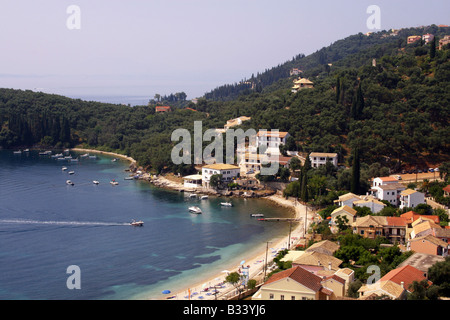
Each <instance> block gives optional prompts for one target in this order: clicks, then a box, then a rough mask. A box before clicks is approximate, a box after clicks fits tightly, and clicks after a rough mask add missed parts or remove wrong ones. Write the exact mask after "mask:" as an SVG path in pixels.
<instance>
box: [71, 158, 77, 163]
mask: <svg viewBox="0 0 450 320" xmlns="http://www.w3.org/2000/svg"><path fill="white" fill-rule="evenodd" d="M70 162H78V158H74V159H70Z"/></svg>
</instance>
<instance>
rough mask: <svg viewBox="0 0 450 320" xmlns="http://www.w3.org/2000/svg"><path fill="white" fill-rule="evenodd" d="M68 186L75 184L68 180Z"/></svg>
mask: <svg viewBox="0 0 450 320" xmlns="http://www.w3.org/2000/svg"><path fill="white" fill-rule="evenodd" d="M66 184H68V185H69V186H73V185H74V184H75V183H73V182H72V181H70V180H67V181H66Z"/></svg>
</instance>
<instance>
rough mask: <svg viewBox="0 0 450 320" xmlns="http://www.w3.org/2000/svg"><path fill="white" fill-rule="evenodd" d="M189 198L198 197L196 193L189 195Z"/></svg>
mask: <svg viewBox="0 0 450 320" xmlns="http://www.w3.org/2000/svg"><path fill="white" fill-rule="evenodd" d="M189 198H197V195H196V194H195V193H191V194H190V195H189Z"/></svg>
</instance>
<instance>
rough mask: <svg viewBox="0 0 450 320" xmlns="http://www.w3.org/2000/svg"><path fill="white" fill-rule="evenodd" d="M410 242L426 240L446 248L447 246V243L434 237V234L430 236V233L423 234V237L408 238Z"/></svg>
mask: <svg viewBox="0 0 450 320" xmlns="http://www.w3.org/2000/svg"><path fill="white" fill-rule="evenodd" d="M410 241H411V242H415V241H428V242H431V243H432V244H434V245H436V246H440V247H444V248H447V247H448V243H447V242H445V241H443V240H441V239H438V238H436V237H435V236H432V235H431V234H429V235H426V236H423V237H416V238H414V239H411V240H410Z"/></svg>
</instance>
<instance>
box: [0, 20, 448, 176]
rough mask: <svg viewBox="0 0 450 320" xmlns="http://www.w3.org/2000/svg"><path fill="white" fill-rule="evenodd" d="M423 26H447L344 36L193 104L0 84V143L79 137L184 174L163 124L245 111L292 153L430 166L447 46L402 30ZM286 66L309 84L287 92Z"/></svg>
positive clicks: (222, 119)
mask: <svg viewBox="0 0 450 320" xmlns="http://www.w3.org/2000/svg"><path fill="white" fill-rule="evenodd" d="M426 32H430V33H433V34H435V35H436V37H437V39H441V38H442V37H443V36H444V35H446V34H450V28H438V27H436V26H429V27H425V28H420V29H417V28H416V29H413V28H411V29H403V30H401V31H399V33H398V35H397V36H391V35H390V32H387V31H383V32H378V33H376V34H372V35H370V36H365V35H362V34H358V35H354V36H350V37H348V38H346V39H343V40H339V41H336V42H335V43H333V44H332V45H330V46H329V47H326V48H322V49H321V50H319V51H317V52H315V53H314V54H312V55H309V56H303V55H299V56H298V57H295V58H294V59H292V61H288V62H286V63H284V64H282V65H279V66H277V67H275V68H272V69H270V70H267V71H266V72H263V73H261V74H257V76H254V77H252V78H251V79H249V81H255V85H254V86H253V87H254V88H253V89H251V88H248V87H247V88H243V90H241V89H242V88H240V87H239V85H238V86H237V87H236V88H234V89H232V87H233V85H230V86H227V87H229V89H230V92H231V93H229V94H225V91H223V90H222V89H220V88H218V89H216V90H213V91H212V93H211V96H209V95H208V94H206V95H205V98H202V99H200V100H199V102H198V103H197V104H193V103H191V104H189V105H188V107H190V108H192V109H195V110H197V112H196V111H192V110H186V109H181V108H174V110H173V111H172V112H169V113H155V108H154V105H149V106H138V107H128V106H122V105H112V104H105V103H97V102H86V101H81V100H76V99H69V98H66V97H62V96H57V95H49V94H44V93H36V92H31V91H22V90H13V89H0V125H1V130H0V146H1V147H3V148H20V147H24V146H38V145H40V146H56V147H69V146H75V145H84V146H86V147H94V148H98V149H103V150H110V151H116V152H120V153H125V154H128V155H130V156H132V157H133V158H135V159H136V160H138V162H139V164H141V165H143V166H149V167H151V168H152V169H154V170H155V171H161V170H163V169H164V168H166V170H173V171H179V172H189V171H191V170H192V166H174V165H173V164H172V163H171V161H170V151H171V149H172V147H173V145H174V143H173V142H171V140H170V136H171V133H172V131H173V130H174V129H176V128H186V129H189V130H192V129H193V122H194V121H195V120H202V121H203V129H204V130H206V129H208V128H222V127H223V125H224V124H225V123H226V121H227V120H229V119H231V118H235V117H238V116H242V115H245V116H251V117H252V119H251V121H248V122H246V123H245V124H244V128H254V129H279V130H280V131H288V132H289V133H290V134H291V135H292V136H293V137H294V138H295V144H293V147H294V148H296V149H298V150H299V151H304V152H309V151H333V152H338V153H339V154H340V159H341V162H342V163H347V164H350V163H351V162H349V160H351V156H350V154H351V150H353V149H355V148H356V147H357V146H358V147H359V149H360V152H361V153H360V156H361V161H362V162H364V163H366V164H368V165H370V164H373V163H382V165H383V166H388V167H391V168H393V169H398V168H399V167H400V165H401V164H403V165H424V166H426V165H428V164H439V163H441V162H443V161H445V160H448V157H449V154H450V153H449V146H450V141H449V139H450V138H449V137H450V134H449V133H450V132H449V130H450V129H449V126H448V121H449V116H448V115H449V114H450V110H449V100H450V93H449V92H450V86H449V81H450V61H449V56H450V51H449V49H448V47H446V48H444V49H443V50H434V49H432V46H431V45H430V44H423V43H422V42H421V41H418V42H416V43H413V44H407V43H406V38H407V36H409V35H414V34H419V35H422V34H424V33H426ZM435 45H436V46H437V42H436V43H435ZM373 59H376V66H372V61H373ZM330 64H331V65H330ZM292 68H300V69H302V70H303V71H304V72H303V74H302V76H303V77H306V78H309V79H310V80H311V81H313V82H314V89H305V90H300V91H299V92H298V93H292V92H291V87H292V86H293V80H294V79H295V77H290V76H289V70H291V69H292ZM235 89H236V90H235ZM222 91H223V92H222ZM213 92H216V93H214V94H213ZM358 92H359V94H358ZM208 97H209V98H208ZM191 132H192V131H191Z"/></svg>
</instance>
